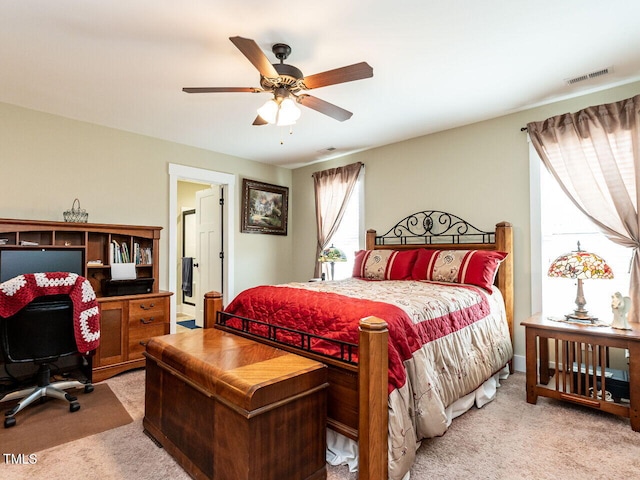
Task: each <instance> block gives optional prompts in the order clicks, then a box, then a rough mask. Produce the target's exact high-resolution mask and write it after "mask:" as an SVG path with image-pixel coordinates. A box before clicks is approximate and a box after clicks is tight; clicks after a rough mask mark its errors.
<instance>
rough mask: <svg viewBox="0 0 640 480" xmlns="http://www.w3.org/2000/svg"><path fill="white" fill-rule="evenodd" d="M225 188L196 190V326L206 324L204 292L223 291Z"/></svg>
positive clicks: (194, 274)
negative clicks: (222, 211)
mask: <svg viewBox="0 0 640 480" xmlns="http://www.w3.org/2000/svg"><path fill="white" fill-rule="evenodd" d="M220 192H221V187H219V186H212V188H208V189H207V190H201V191H199V192H196V258H195V259H194V260H193V263H194V268H193V279H194V283H195V295H196V299H195V300H196V325H198V326H200V327H203V326H204V294H205V293H207V292H210V291H212V290H215V291H217V292H221V291H222V259H221V258H220V253H221V252H222V229H221V225H222V222H221V221H220V212H221V209H222V207H221V206H220Z"/></svg>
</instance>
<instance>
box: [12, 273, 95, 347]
mask: <svg viewBox="0 0 640 480" xmlns="http://www.w3.org/2000/svg"><path fill="white" fill-rule="evenodd" d="M60 294H66V295H69V297H70V298H71V302H72V303H73V320H74V328H73V330H74V334H75V339H76V345H77V346H78V351H79V352H80V353H89V352H91V351H93V350H95V349H96V348H98V345H99V344H100V309H99V308H98V302H97V301H96V294H95V292H94V291H93V288H92V287H91V284H90V283H89V280H87V279H86V278H84V277H81V276H80V275H77V274H75V273H66V272H65V273H61V272H55V273H28V274H24V275H19V276H17V277H14V278H12V279H11V280H7V281H6V282H4V283H0V317H4V318H7V317H10V316H12V315H14V314H16V313H17V312H18V311H20V310H21V309H22V308H24V307H25V306H26V305H27V304H29V303H30V302H31V301H32V300H33V299H35V298H37V297H41V296H43V295H60Z"/></svg>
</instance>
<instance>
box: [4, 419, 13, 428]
mask: <svg viewBox="0 0 640 480" xmlns="http://www.w3.org/2000/svg"><path fill="white" fill-rule="evenodd" d="M15 424H16V417H6V418H5V419H4V428H9V427H13V426H14V425H15Z"/></svg>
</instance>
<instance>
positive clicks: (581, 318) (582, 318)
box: [564, 310, 598, 323]
mask: <svg viewBox="0 0 640 480" xmlns="http://www.w3.org/2000/svg"><path fill="white" fill-rule="evenodd" d="M564 317H565V318H566V319H567V320H570V321H574V322H575V321H578V322H584V323H596V320H598V317H592V316H591V315H588V314H587V311H586V310H585V311H582V312H578V311H575V312H573V313H568V314H566V315H565V316H564Z"/></svg>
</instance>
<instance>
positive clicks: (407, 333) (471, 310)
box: [225, 286, 490, 392]
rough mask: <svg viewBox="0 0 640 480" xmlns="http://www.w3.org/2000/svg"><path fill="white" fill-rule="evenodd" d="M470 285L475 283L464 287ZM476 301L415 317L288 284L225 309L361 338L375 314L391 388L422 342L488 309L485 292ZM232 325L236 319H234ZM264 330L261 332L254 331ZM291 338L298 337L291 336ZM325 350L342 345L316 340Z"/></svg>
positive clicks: (250, 293) (254, 291) (254, 292)
mask: <svg viewBox="0 0 640 480" xmlns="http://www.w3.org/2000/svg"><path fill="white" fill-rule="evenodd" d="M460 288H471V289H475V287H463V286H461V287H460ZM482 298H483V299H484V300H483V301H480V302H479V303H477V304H474V305H471V306H468V307H466V308H461V309H458V310H455V311H451V312H449V313H448V314H446V315H443V316H440V317H437V318H432V319H429V320H425V321H420V322H414V321H412V319H411V318H410V317H409V315H408V314H407V313H405V311H404V310H402V309H401V308H399V307H397V306H395V305H392V304H389V303H384V302H379V301H372V300H366V299H361V298H354V297H347V296H343V295H339V294H336V293H329V292H318V291H312V290H306V289H303V288H291V287H286V286H278V287H273V286H261V287H255V288H251V289H248V290H245V291H244V292H242V293H240V294H239V295H238V296H237V297H236V298H235V299H234V300H233V302H231V304H230V305H229V306H228V307H227V308H226V309H225V311H226V312H228V313H231V314H234V315H239V316H242V317H246V318H250V319H253V320H259V321H261V322H266V323H272V324H276V325H280V326H284V327H288V328H292V329H297V330H302V331H305V332H309V333H312V334H315V335H320V336H324V337H328V338H332V339H338V340H342V341H346V342H352V343H356V344H357V343H358V323H359V321H360V319H362V318H364V317H367V316H376V317H378V318H381V319H383V320H385V321H386V322H387V323H388V325H389V392H391V391H392V390H393V389H395V388H400V387H401V386H403V385H404V384H405V382H406V373H405V369H404V366H403V362H404V361H405V360H408V359H410V358H411V356H412V354H413V353H414V352H415V351H416V350H418V349H419V348H420V347H421V346H422V345H423V344H425V343H427V342H430V341H433V340H436V339H438V338H441V337H443V336H445V335H448V334H450V333H452V332H455V331H457V330H460V329H462V328H464V327H466V326H467V325H470V324H472V323H474V322H475V321H477V320H479V319H482V318H484V317H486V316H487V315H488V314H489V310H490V306H489V303H488V301H487V299H486V297H485V296H484V295H483V296H482ZM229 323H230V324H231V322H229ZM254 332H255V333H260V332H259V331H254ZM290 340H291V341H290V342H289V343H294V342H295V340H293V338H292V339H290ZM315 347H316V348H317V349H320V350H321V351H322V353H326V354H329V355H336V353H337V347H332V346H330V345H328V344H323V343H321V342H317V343H316V344H315Z"/></svg>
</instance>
